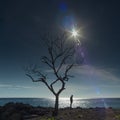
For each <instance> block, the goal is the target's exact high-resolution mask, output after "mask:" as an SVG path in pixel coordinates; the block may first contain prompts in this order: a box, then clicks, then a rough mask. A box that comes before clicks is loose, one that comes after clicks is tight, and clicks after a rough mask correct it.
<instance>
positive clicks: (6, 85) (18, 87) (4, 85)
mask: <svg viewBox="0 0 120 120" xmlns="http://www.w3.org/2000/svg"><path fill="white" fill-rule="evenodd" d="M0 88H12V89H33V88H38V87H33V86H22V85H12V84H0Z"/></svg>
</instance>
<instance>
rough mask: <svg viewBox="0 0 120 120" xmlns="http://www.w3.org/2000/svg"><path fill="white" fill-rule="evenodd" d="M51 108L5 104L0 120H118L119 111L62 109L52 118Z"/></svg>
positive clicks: (0, 109) (1, 108)
mask: <svg viewBox="0 0 120 120" xmlns="http://www.w3.org/2000/svg"><path fill="white" fill-rule="evenodd" d="M52 111H53V108H44V107H39V106H38V107H33V106H31V105H29V104H23V103H7V104H6V105H4V106H1V107H0V120H120V109H113V108H88V109H83V108H79V107H78V108H73V109H70V108H62V109H60V110H59V114H58V116H57V117H52Z"/></svg>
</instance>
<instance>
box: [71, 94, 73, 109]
mask: <svg viewBox="0 0 120 120" xmlns="http://www.w3.org/2000/svg"><path fill="white" fill-rule="evenodd" d="M72 103H73V95H71V96H70V108H72Z"/></svg>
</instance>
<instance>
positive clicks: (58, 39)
mask: <svg viewBox="0 0 120 120" xmlns="http://www.w3.org/2000/svg"><path fill="white" fill-rule="evenodd" d="M42 40H43V41H45V45H46V47H47V52H48V53H47V54H46V55H45V56H42V58H41V61H42V63H43V64H44V65H47V66H48V67H49V68H50V71H52V72H51V74H53V75H54V76H55V79H54V80H52V81H50V80H49V79H48V76H47V75H46V74H44V73H42V72H41V71H40V69H38V68H39V67H38V66H37V65H32V66H29V67H27V74H26V75H27V76H28V77H29V78H30V79H31V80H32V81H33V82H42V83H44V85H45V86H46V87H47V88H48V89H49V90H50V91H51V92H52V93H53V94H54V96H55V106H54V112H53V115H57V114H58V108H59V95H60V93H61V92H62V91H63V90H65V85H66V82H67V81H68V80H69V78H70V77H71V75H69V74H68V72H69V71H70V69H71V68H72V67H73V64H72V62H71V58H72V56H73V53H74V44H70V43H69V42H68V37H67V35H66V34H65V33H64V34H62V35H56V36H50V35H47V36H43V37H42ZM46 73H47V72H46ZM58 82H60V83H61V86H59V87H60V88H59V90H58V91H56V90H55V88H54V85H55V84H56V83H58Z"/></svg>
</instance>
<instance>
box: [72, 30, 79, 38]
mask: <svg viewBox="0 0 120 120" xmlns="http://www.w3.org/2000/svg"><path fill="white" fill-rule="evenodd" d="M72 36H73V37H75V38H76V37H77V36H78V31H76V30H75V29H73V30H72Z"/></svg>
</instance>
